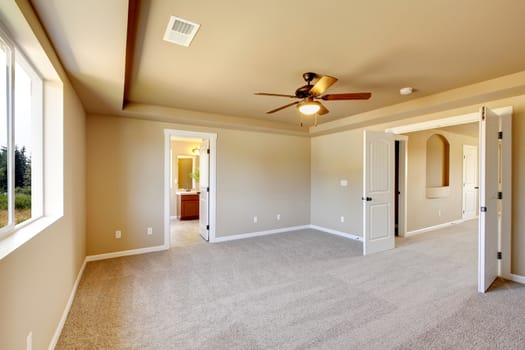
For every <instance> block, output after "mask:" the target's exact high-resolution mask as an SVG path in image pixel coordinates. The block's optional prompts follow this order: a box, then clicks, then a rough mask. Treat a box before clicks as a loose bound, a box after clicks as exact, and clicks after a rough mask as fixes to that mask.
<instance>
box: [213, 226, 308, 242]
mask: <svg viewBox="0 0 525 350" xmlns="http://www.w3.org/2000/svg"><path fill="white" fill-rule="evenodd" d="M309 228H310V225H303V226H291V227H285V228H278V229H275V230H267V231H258V232H249V233H241V234H238V235H231V236H223V237H215V239H213V240H210V242H212V243H220V242H228V241H236V240H238V239H245V238H253V237H260V236H267V235H273V234H276V233H284V232H290V231H298V230H305V229H309Z"/></svg>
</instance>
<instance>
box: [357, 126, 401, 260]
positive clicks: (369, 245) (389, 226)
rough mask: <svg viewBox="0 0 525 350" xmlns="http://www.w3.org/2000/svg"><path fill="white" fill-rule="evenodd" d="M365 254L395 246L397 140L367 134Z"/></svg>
mask: <svg viewBox="0 0 525 350" xmlns="http://www.w3.org/2000/svg"><path fill="white" fill-rule="evenodd" d="M363 172H364V174H363V180H364V183H363V254H364V255H367V254H371V253H376V252H380V251H383V250H387V249H392V248H394V246H395V237H394V137H393V135H392V134H387V133H381V132H372V131H367V130H365V132H364V165H363Z"/></svg>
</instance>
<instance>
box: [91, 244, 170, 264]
mask: <svg viewBox="0 0 525 350" xmlns="http://www.w3.org/2000/svg"><path fill="white" fill-rule="evenodd" d="M169 248H170V247H169V245H156V246H153V247H146V248H139V249H130V250H122V251H119V252H112V253H105V254H97V255H88V256H86V261H87V262H90V261H97V260H105V259H112V258H120V257H122V256H129V255H138V254H147V253H154V252H161V251H164V250H168V249H169Z"/></svg>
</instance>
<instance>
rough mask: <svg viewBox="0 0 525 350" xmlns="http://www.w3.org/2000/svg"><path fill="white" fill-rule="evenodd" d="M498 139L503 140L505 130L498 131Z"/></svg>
mask: <svg viewBox="0 0 525 350" xmlns="http://www.w3.org/2000/svg"><path fill="white" fill-rule="evenodd" d="M498 140H503V131H498Z"/></svg>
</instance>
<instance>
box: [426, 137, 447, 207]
mask: <svg viewBox="0 0 525 350" xmlns="http://www.w3.org/2000/svg"><path fill="white" fill-rule="evenodd" d="M426 151H427V156H426V188H427V190H426V194H427V198H440V197H446V196H448V195H449V194H450V187H449V186H450V183H449V181H450V143H449V142H448V140H447V138H446V137H445V136H443V135H441V134H433V135H431V136H430V137H429V138H428V140H427V149H426Z"/></svg>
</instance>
